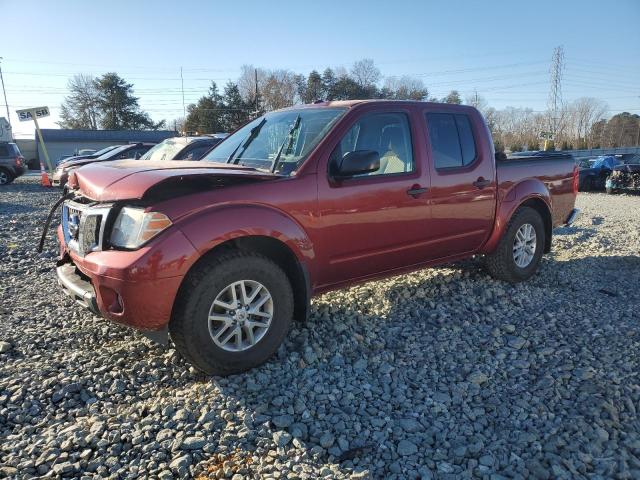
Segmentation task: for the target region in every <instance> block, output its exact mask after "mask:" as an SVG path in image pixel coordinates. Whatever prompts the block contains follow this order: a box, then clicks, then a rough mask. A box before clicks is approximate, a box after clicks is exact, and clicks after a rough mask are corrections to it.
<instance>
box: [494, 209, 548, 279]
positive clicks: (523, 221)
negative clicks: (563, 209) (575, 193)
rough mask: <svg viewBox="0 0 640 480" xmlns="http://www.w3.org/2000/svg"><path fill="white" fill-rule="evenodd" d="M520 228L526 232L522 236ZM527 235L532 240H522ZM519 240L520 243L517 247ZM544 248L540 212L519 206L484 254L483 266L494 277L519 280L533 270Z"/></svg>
mask: <svg viewBox="0 0 640 480" xmlns="http://www.w3.org/2000/svg"><path fill="white" fill-rule="evenodd" d="M527 225H528V226H529V227H532V228H529V227H527ZM531 230H532V231H533V232H534V234H532V233H531ZM519 232H520V233H519ZM523 232H527V233H528V235H524V237H523ZM516 235H518V238H516ZM531 237H533V243H532V241H531V240H529V241H528V243H527V242H524V243H523V242H522V238H531ZM521 244H522V245H523V247H522V248H519V245H521ZM544 248H545V232H544V223H543V221H542V218H541V217H540V214H539V213H538V212H537V211H536V210H534V209H533V208H529V207H520V208H518V209H517V210H516V212H515V213H514V214H513V216H512V217H511V220H510V221H509V224H508V225H507V228H506V230H505V233H504V235H503V236H502V238H501V239H500V243H499V244H498V247H497V248H496V250H495V251H494V252H493V253H491V254H490V255H487V256H486V266H487V270H488V271H489V273H490V274H491V276H492V277H494V278H496V279H498V280H504V281H505V282H509V283H518V282H522V281H523V280H526V279H528V278H529V277H531V276H532V275H533V274H534V273H535V272H536V270H537V268H538V265H539V263H540V259H541V258H542V254H543V252H544ZM527 260H528V261H527Z"/></svg>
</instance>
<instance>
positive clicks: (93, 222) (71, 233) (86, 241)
mask: <svg viewBox="0 0 640 480" xmlns="http://www.w3.org/2000/svg"><path fill="white" fill-rule="evenodd" d="M110 209H111V205H104V204H102V205H101V204H82V203H79V202H77V201H72V200H68V201H66V202H65V203H64V204H63V206H62V233H63V235H64V240H65V243H66V244H67V246H68V247H69V248H70V249H71V250H73V251H75V252H76V253H78V254H79V255H81V256H83V257H84V256H85V255H86V254H87V253H90V252H95V251H97V250H102V246H103V236H104V225H105V224H106V220H107V216H108V215H109V211H110Z"/></svg>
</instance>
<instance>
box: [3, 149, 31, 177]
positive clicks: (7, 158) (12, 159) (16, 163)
mask: <svg viewBox="0 0 640 480" xmlns="http://www.w3.org/2000/svg"><path fill="white" fill-rule="evenodd" d="M26 172H27V165H26V163H25V162H24V157H23V156H22V154H21V153H20V149H19V148H18V146H17V145H16V144H15V143H9V142H0V185H7V184H8V183H11V182H13V181H14V180H15V179H16V178H17V177H19V176H20V175H24V174H25V173H26Z"/></svg>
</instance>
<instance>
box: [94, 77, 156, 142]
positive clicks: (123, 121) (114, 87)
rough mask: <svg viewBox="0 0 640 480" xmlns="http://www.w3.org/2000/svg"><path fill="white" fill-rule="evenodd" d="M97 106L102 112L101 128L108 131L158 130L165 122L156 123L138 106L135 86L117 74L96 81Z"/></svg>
mask: <svg viewBox="0 0 640 480" xmlns="http://www.w3.org/2000/svg"><path fill="white" fill-rule="evenodd" d="M95 85H96V90H97V92H98V98H97V105H98V108H99V109H100V112H101V118H100V126H101V127H102V128H104V129H107V130H140V129H148V130H157V129H158V128H161V127H163V126H164V121H162V122H159V123H157V124H156V123H154V122H153V121H152V120H151V118H150V117H149V115H148V114H147V113H145V112H143V111H142V110H141V109H140V105H138V98H137V97H135V96H134V95H133V84H131V83H127V82H126V81H125V80H124V78H121V77H120V76H119V75H118V74H117V73H113V72H111V73H105V74H104V75H103V76H102V77H100V78H98V79H97V80H96V81H95Z"/></svg>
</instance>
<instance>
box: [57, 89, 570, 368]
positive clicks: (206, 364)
mask: <svg viewBox="0 0 640 480" xmlns="http://www.w3.org/2000/svg"><path fill="white" fill-rule="evenodd" d="M577 181H578V175H577V169H576V168H574V165H573V161H572V160H571V158H570V157H566V158H562V157H560V158H559V157H549V158H544V157H536V158H530V159H527V158H520V159H517V160H503V161H496V159H495V156H494V147H493V144H492V141H491V136H490V133H489V131H488V129H487V126H486V124H485V122H484V120H483V118H482V116H481V115H480V113H479V112H478V111H477V110H475V109H474V108H471V107H467V106H460V105H446V104H433V103H425V102H397V101H349V102H326V103H316V104H313V105H305V106H296V107H292V108H289V109H285V110H280V111H276V112H270V113H267V114H266V115H264V116H262V117H260V118H257V119H256V120H253V121H251V122H250V123H248V124H247V125H245V126H244V127H242V128H240V129H239V130H238V131H236V132H235V133H234V134H233V135H231V136H230V137H228V138H227V139H225V140H224V141H223V142H222V143H220V144H219V145H218V146H217V147H216V148H214V149H213V150H212V151H211V152H210V154H209V155H208V156H207V157H205V158H204V159H203V161H200V162H184V161H177V162H160V163H154V162H139V161H126V160H124V161H119V162H103V163H97V164H92V165H88V166H86V167H83V168H80V169H78V170H77V171H75V172H74V173H73V174H72V175H71V176H70V179H69V185H70V188H71V193H70V194H69V195H68V197H69V198H67V199H66V200H65V202H64V204H63V212H62V222H61V226H60V227H59V228H58V238H59V242H60V260H59V262H58V268H57V274H58V279H59V283H60V285H61V286H62V288H63V289H64V290H65V291H66V292H67V294H69V295H70V296H71V297H73V298H75V299H76V300H77V301H78V302H79V303H81V304H83V305H85V306H86V307H88V308H89V309H90V310H91V311H92V312H94V313H95V314H97V315H101V316H103V317H105V318H107V319H110V320H113V321H115V322H118V323H121V324H125V325H129V326H131V327H134V328H136V329H139V330H141V331H143V332H144V333H145V334H146V335H147V336H148V337H150V338H152V339H154V340H156V341H159V342H164V343H166V341H167V338H168V334H169V333H170V334H171V338H172V340H173V342H174V343H175V346H176V348H177V349H178V350H179V351H180V352H181V354H182V355H183V356H184V357H185V358H186V359H187V360H189V361H190V362H191V363H192V364H193V365H194V366H196V367H197V368H198V369H200V370H201V371H203V372H206V373H209V374H219V375H226V374H231V373H236V372H240V371H244V370H246V369H249V368H251V367H254V366H256V365H259V364H261V363H263V362H265V361H266V360H267V359H268V358H269V357H270V356H271V355H272V354H273V353H274V352H275V351H276V349H277V348H278V346H279V345H280V343H281V342H282V341H283V338H284V336H285V335H286V333H287V330H288V328H289V325H290V322H291V321H292V319H293V318H298V319H304V318H305V317H306V315H307V312H308V309H309V302H310V299H311V297H313V296H314V295H317V294H320V293H322V292H326V291H329V290H333V289H337V288H342V287H344V286H347V285H352V284H355V283H358V282H364V281H367V280H370V279H374V278H379V277H385V276H390V275H396V274H399V273H403V272H409V271H412V270H416V269H420V268H424V267H426V266H430V265H437V264H441V263H444V262H451V261H452V260H457V259H462V258H465V257H469V256H472V255H477V254H481V255H484V256H485V258H486V265H487V268H488V271H489V272H490V273H491V274H492V275H493V276H494V277H496V278H499V279H502V280H505V281H507V282H519V281H521V280H525V279H527V278H528V277H530V276H531V275H533V274H534V272H535V271H536V269H537V267H538V264H539V262H540V257H541V256H542V255H543V253H546V252H549V250H550V248H551V237H552V229H553V227H555V226H558V225H561V224H568V223H571V222H572V221H573V220H574V219H575V217H576V215H577V214H578V211H577V210H576V209H574V201H575V198H576V192H577V187H578V183H577ZM71 197H72V198H71Z"/></svg>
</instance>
